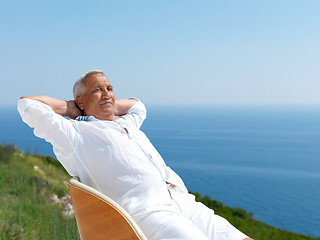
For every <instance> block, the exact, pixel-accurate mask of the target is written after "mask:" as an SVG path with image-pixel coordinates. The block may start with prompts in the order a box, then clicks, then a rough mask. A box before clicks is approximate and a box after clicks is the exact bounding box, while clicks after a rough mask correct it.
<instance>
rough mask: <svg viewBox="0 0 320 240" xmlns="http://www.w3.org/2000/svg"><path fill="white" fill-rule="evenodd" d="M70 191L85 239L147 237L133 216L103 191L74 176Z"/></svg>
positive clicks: (131, 239) (138, 239) (116, 239)
mask: <svg viewBox="0 0 320 240" xmlns="http://www.w3.org/2000/svg"><path fill="white" fill-rule="evenodd" d="M68 187H69V192H70V196H71V200H72V205H73V209H74V212H75V216H76V220H77V225H78V229H79V233H80V236H81V239H82V240H99V239H101V240H102V239H103V240H106V239H111V240H118V239H119V240H120V239H121V240H129V239H130V240H147V238H146V236H145V235H144V234H143V232H142V231H141V229H140V228H139V226H138V225H137V224H136V223H135V222H134V220H133V219H132V217H130V216H129V214H128V213H127V212H126V211H125V210H124V209H123V208H122V207H121V206H119V205H118V204H117V203H116V202H114V201H113V200H112V199H110V198H109V197H107V196H105V195H104V194H102V193H101V192H99V191H97V190H95V189H94V188H92V187H89V186H87V185H85V184H83V183H81V182H80V179H79V178H78V177H72V178H71V179H70V180H69V182H68Z"/></svg>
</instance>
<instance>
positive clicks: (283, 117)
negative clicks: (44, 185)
mask: <svg viewBox="0 0 320 240" xmlns="http://www.w3.org/2000/svg"><path fill="white" fill-rule="evenodd" d="M147 107H148V117H147V119H146V120H145V122H144V124H143V126H142V130H143V131H144V132H145V133H146V134H147V136H148V137H149V139H150V140H151V142H152V143H153V145H154V146H155V147H156V148H157V149H158V151H159V152H160V154H161V155H162V157H163V158H164V159H165V161H166V163H167V165H168V166H170V167H171V168H172V169H173V170H174V171H176V172H177V173H178V174H179V175H180V176H181V178H182V179H183V180H184V182H185V184H186V186H187V188H188V189H189V190H190V191H193V192H200V193H201V194H202V195H203V196H205V195H208V196H209V197H211V198H212V199H216V200H219V201H221V202H223V204H225V205H227V206H230V207H240V208H243V209H245V210H246V211H248V212H250V213H252V214H253V217H254V218H256V219H258V220H261V221H263V222H265V223H268V224H270V225H273V226H275V227H278V228H281V229H284V230H289V231H293V232H296V233H302V234H306V235H309V236H313V237H320V106H233V107H232V106H220V107H218V106H216V107H197V106H189V107H163V106H162V107H160V106H147ZM0 109H1V113H2V116H1V118H0V142H1V143H2V144H15V145H16V146H18V147H19V148H20V149H21V150H23V151H25V152H28V153H36V154H41V155H50V156H53V157H55V156H54V153H53V152H52V147H51V145H50V144H49V143H47V142H45V141H44V140H42V139H39V138H37V137H35V136H34V135H33V131H32V129H31V128H29V127H28V126H27V125H26V124H25V123H23V122H22V120H21V119H20V117H19V114H18V112H17V110H16V107H15V106H13V107H0Z"/></svg>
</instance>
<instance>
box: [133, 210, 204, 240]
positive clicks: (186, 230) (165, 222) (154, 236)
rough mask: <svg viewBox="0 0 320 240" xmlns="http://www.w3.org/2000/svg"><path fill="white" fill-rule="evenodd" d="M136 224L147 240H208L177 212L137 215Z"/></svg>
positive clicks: (164, 211) (166, 211)
mask: <svg viewBox="0 0 320 240" xmlns="http://www.w3.org/2000/svg"><path fill="white" fill-rule="evenodd" d="M138 215H140V216H135V218H138V219H139V220H138V221H137V224H138V225H139V226H140V228H141V229H142V231H143V232H144V234H145V235H146V237H147V239H148V240H159V239H161V240H208V238H207V237H206V236H205V234H204V233H203V232H202V231H201V230H199V229H198V228H197V227H196V226H195V225H194V224H193V223H192V222H191V221H190V220H188V219H186V218H185V217H183V216H182V215H181V214H180V213H179V212H177V211H175V210H174V211H170V210H169V211H168V210H165V209H163V210H160V209H159V210H156V211H148V212H147V211H144V212H143V213H139V214H138Z"/></svg>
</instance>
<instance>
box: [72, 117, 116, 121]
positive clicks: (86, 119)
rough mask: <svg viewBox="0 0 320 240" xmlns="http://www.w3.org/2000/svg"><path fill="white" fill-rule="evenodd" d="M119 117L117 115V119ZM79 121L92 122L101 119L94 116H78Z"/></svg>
mask: <svg viewBox="0 0 320 240" xmlns="http://www.w3.org/2000/svg"><path fill="white" fill-rule="evenodd" d="M117 119H118V116H116V120H117ZM76 120H77V121H85V122H91V121H100V120H99V119H97V118H95V117H94V116H79V117H77V118H76Z"/></svg>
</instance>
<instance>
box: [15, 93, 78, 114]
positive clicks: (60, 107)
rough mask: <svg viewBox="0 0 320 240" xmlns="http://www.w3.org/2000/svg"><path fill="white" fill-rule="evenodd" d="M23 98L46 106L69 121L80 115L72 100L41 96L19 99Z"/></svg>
mask: <svg viewBox="0 0 320 240" xmlns="http://www.w3.org/2000/svg"><path fill="white" fill-rule="evenodd" d="M23 98H29V99H33V100H37V101H39V102H42V103H44V104H47V105H49V106H50V107H51V108H52V110H53V111H54V112H55V113H57V114H59V115H61V116H67V117H69V118H71V119H75V118H76V117H78V116H80V115H82V113H81V111H80V109H79V108H78V107H77V105H76V103H75V101H73V100H70V101H65V100H60V99H56V98H52V97H48V96H43V95H37V96H23V97H21V99H23Z"/></svg>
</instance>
